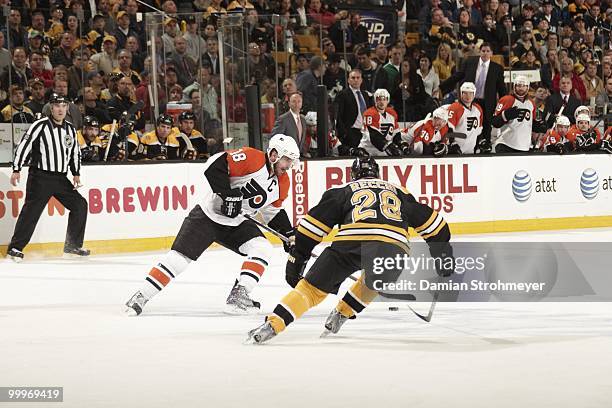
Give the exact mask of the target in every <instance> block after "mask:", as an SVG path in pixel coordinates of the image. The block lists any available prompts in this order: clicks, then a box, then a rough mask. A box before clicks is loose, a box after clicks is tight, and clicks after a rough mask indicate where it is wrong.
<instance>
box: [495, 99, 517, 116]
mask: <svg viewBox="0 0 612 408" xmlns="http://www.w3.org/2000/svg"><path fill="white" fill-rule="evenodd" d="M515 100H516V98H515V97H514V95H504V96H502V97H501V98H500V99H499V101H498V102H497V107H496V108H495V114H496V115H499V114H500V113H501V112H502V111H504V110H506V109H508V108H510V107H511V106H512V105H514V101H515Z"/></svg>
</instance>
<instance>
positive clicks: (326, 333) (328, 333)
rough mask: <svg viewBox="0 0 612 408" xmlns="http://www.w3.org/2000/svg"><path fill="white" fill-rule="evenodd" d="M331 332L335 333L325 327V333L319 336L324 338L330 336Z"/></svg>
mask: <svg viewBox="0 0 612 408" xmlns="http://www.w3.org/2000/svg"><path fill="white" fill-rule="evenodd" d="M330 334H333V333H332V332H331V330H327V329H325V331H323V333H321V335H320V336H319V338H321V339H324V338H326V337H329V335H330Z"/></svg>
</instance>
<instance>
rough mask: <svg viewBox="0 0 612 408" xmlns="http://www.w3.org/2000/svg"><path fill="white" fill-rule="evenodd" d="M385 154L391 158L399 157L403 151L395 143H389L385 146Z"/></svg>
mask: <svg viewBox="0 0 612 408" xmlns="http://www.w3.org/2000/svg"><path fill="white" fill-rule="evenodd" d="M384 151H385V153H387V155H388V156H391V157H397V156H401V155H402V151H401V150H400V149H399V147H397V145H396V144H395V143H393V142H389V143H387V144H386V145H385V148H384Z"/></svg>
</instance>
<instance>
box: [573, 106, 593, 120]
mask: <svg viewBox="0 0 612 408" xmlns="http://www.w3.org/2000/svg"><path fill="white" fill-rule="evenodd" d="M581 113H583V114H587V115H589V120H590V117H591V111H590V110H589V107H588V106H585V105H581V106H579V107H577V108H576V110H575V111H574V119H576V120H578V116H579V115H580V114H581Z"/></svg>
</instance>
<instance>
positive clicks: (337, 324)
mask: <svg viewBox="0 0 612 408" xmlns="http://www.w3.org/2000/svg"><path fill="white" fill-rule="evenodd" d="M348 319H350V317H346V316H344V315H343V314H342V313H340V312H339V311H338V310H336V308H334V310H332V311H331V313H330V314H329V316H327V320H325V331H324V332H323V333H321V337H327V336H329V335H330V334H337V333H338V332H339V331H340V328H341V327H342V325H343V324H344V323H346V321H347V320H348Z"/></svg>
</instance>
